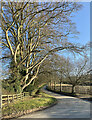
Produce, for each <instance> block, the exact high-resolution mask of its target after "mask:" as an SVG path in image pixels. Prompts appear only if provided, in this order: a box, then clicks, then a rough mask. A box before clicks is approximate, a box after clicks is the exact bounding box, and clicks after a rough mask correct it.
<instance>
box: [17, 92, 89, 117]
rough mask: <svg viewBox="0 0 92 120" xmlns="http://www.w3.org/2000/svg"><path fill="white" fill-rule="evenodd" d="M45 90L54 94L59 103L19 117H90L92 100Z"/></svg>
mask: <svg viewBox="0 0 92 120" xmlns="http://www.w3.org/2000/svg"><path fill="white" fill-rule="evenodd" d="M44 92H46V93H47V94H50V95H52V96H54V97H55V98H56V99H57V100H58V103H57V104H56V105H54V106H53V107H50V108H47V109H45V110H43V111H38V112H34V113H30V114H27V115H24V116H21V117H19V118H90V102H87V101H83V100H81V99H78V98H75V97H70V96H65V95H59V94H56V93H53V92H50V91H47V90H44Z"/></svg>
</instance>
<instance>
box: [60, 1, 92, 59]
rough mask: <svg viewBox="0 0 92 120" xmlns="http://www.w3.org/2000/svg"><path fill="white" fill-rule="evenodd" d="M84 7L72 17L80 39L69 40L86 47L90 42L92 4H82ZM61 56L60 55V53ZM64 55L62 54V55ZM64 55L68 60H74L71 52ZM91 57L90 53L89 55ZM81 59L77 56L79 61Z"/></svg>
mask: <svg viewBox="0 0 92 120" xmlns="http://www.w3.org/2000/svg"><path fill="white" fill-rule="evenodd" d="M81 4H82V5H83V7H82V8H81V9H80V10H79V11H77V12H75V13H74V17H72V21H73V22H74V23H75V24H76V28H77V31H78V32H80V33H79V34H78V38H72V39H71V38H69V40H70V41H72V42H73V43H79V44H81V45H85V44H86V43H88V42H89V41H90V2H81ZM59 54H60V53H59ZM61 55H62V54H61ZM63 55H64V56H65V57H66V58H67V57H69V58H70V59H72V60H73V59H74V56H73V54H71V53H70V52H68V53H67V52H64V53H63ZM88 56H89V57H90V51H89V53H88ZM79 58H80V55H79V54H78V55H77V59H79Z"/></svg>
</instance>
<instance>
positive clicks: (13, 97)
mask: <svg viewBox="0 0 92 120" xmlns="http://www.w3.org/2000/svg"><path fill="white" fill-rule="evenodd" d="M24 96H29V93H28V92H24V93H20V94H13V95H0V98H1V99H0V101H1V108H2V106H4V105H7V104H8V103H10V102H14V101H15V100H19V99H23V98H24Z"/></svg>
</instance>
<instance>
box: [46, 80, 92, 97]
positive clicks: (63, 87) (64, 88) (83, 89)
mask: <svg viewBox="0 0 92 120" xmlns="http://www.w3.org/2000/svg"><path fill="white" fill-rule="evenodd" d="M48 86H49V88H50V89H52V90H57V91H60V92H68V93H71V92H72V85H70V84H62V83H59V84H57V83H56V82H50V83H49V85H48ZM91 89H92V87H91V86H82V85H77V86H75V88H74V92H75V93H79V94H89V95H92V90H91Z"/></svg>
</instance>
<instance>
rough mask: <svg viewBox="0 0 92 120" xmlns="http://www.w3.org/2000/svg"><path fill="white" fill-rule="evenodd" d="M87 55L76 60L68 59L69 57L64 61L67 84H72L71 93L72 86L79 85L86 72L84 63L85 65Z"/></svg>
mask: <svg viewBox="0 0 92 120" xmlns="http://www.w3.org/2000/svg"><path fill="white" fill-rule="evenodd" d="M87 60H88V59H87V57H86V56H85V58H84V57H83V58H82V59H80V62H79V60H78V61H77V62H76V61H75V62H74V63H73V62H71V61H69V58H68V59H67V63H66V73H65V76H66V78H68V79H67V83H68V84H72V93H74V87H75V86H76V85H79V84H80V83H82V82H83V80H84V75H85V73H87V71H86V65H87Z"/></svg>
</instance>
